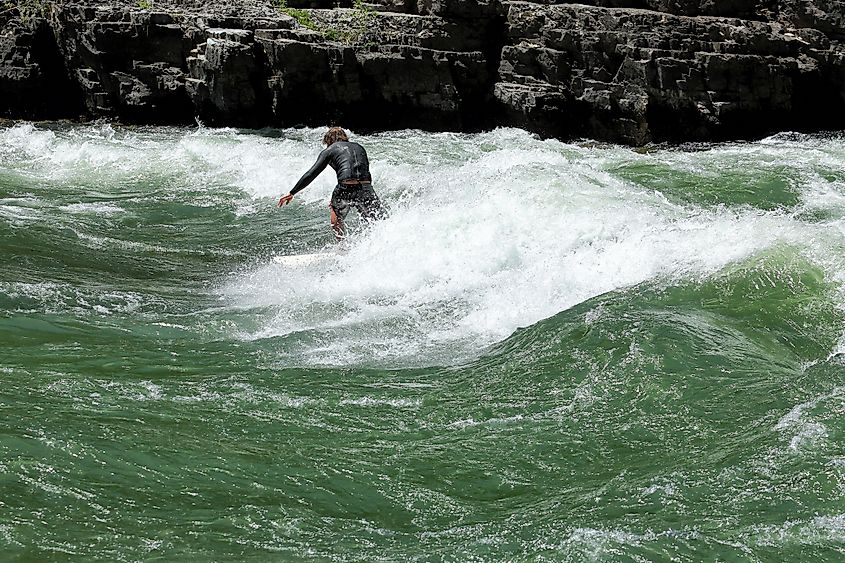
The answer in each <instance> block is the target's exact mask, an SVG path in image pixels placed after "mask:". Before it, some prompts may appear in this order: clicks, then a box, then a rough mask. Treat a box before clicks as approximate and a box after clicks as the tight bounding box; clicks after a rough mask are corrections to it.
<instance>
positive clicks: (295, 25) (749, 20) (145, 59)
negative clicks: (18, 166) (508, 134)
mask: <svg viewBox="0 0 845 563" xmlns="http://www.w3.org/2000/svg"><path fill="white" fill-rule="evenodd" d="M595 4H596V5H583V4H571V3H565V2H555V1H546V2H523V1H510V0H463V1H462V0H378V1H377V2H375V3H372V4H360V3H356V5H355V6H354V7H353V6H352V5H351V2H349V1H347V2H345V3H344V0H341V1H340V2H327V1H323V0H289V1H288V6H290V7H291V8H288V9H284V10H283V9H280V8H278V7H274V6H273V5H271V4H270V3H269V2H268V3H264V2H260V1H258V0H238V1H230V2H227V3H226V4H225V6H222V7H221V6H219V5H216V6H215V5H211V4H206V3H203V2H202V1H200V0H193V1H192V0H167V1H166V2H157V1H155V0H152V1H151V2H148V1H146V0H140V1H139V2H138V3H136V4H132V3H122V2H120V1H115V2H95V1H89V2H83V3H71V2H62V1H49V0H24V1H21V2H19V3H17V2H12V3H11V4H9V3H7V4H6V5H5V7H4V8H2V10H4V11H2V12H0V26H2V32H1V33H0V116H3V117H8V118H22V119H60V118H83V119H91V118H107V119H116V120H120V121H123V122H128V123H151V124H171V123H192V122H194V120H195V119H199V120H201V121H202V122H204V123H205V124H207V125H233V126H246V127H260V126H296V125H325V124H328V123H342V124H344V125H346V126H348V127H351V128H353V129H356V130H359V131H365V130H379V129H398V128H408V127H417V128H423V129H432V130H478V129H483V128H491V127H495V126H498V125H513V126H519V127H524V128H526V129H528V130H531V131H535V132H538V133H540V134H542V135H548V136H555V137H559V138H572V137H591V138H594V139H599V140H607V141H615V142H622V143H629V144H644V143H648V142H654V141H696V140H718V139H731V138H749V137H755V136H760V135H764V134H767V133H771V132H774V131H778V130H785V129H795V130H805V131H808V130H809V131H812V130H820V129H838V128H843V127H845V45H843V40H845V2H842V1H841V0H595ZM142 6H143V7H142ZM300 8H306V10H300Z"/></svg>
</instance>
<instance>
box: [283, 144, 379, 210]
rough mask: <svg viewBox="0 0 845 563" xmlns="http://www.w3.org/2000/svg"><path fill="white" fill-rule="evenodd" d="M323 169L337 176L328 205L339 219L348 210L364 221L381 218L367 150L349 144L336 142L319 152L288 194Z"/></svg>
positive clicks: (300, 187) (307, 182)
mask: <svg viewBox="0 0 845 563" xmlns="http://www.w3.org/2000/svg"><path fill="white" fill-rule="evenodd" d="M326 166H331V167H332V168H333V169H334V171H335V172H336V173H337V187H335V189H334V192H332V201H331V204H330V205H331V207H332V209H334V212H335V213H336V214H337V215H338V216H339V217H340V219H344V218H345V217H346V215H347V213H349V210H350V209H351V208H352V207H354V208H355V209H357V210H358V213H360V214H361V217H362V218H363V219H365V220H370V219H379V218H381V217H382V216H383V215H384V209H383V208H382V205H381V201H379V198H378V196H377V195H376V192H375V191H374V190H373V179H372V176H370V160H369V159H368V158H367V151H365V150H364V147H362V146H361V145H359V144H358V143H353V142H351V141H337V142H335V143H332V144H331V145H330V146H329V147H328V148H326V149H325V150H324V151H323V152H321V153H320V156H318V157H317V162H315V163H314V166H312V167H311V169H310V170H308V172H306V173H305V174H303V175H302V178H300V179H299V181H298V182H297V183H296V185H295V186H294V187H293V189H292V190H291V191H290V193H291V195H294V194H296V193H297V192H299V191H300V190H302V189H304V188H305V187H306V186H307V185H308V184H310V183H311V182H313V181H314V178H316V177H317V176H318V175H319V174H320V172H322V171H323V170H325V169H326Z"/></svg>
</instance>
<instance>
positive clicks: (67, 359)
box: [0, 123, 845, 561]
mask: <svg viewBox="0 0 845 563" xmlns="http://www.w3.org/2000/svg"><path fill="white" fill-rule="evenodd" d="M321 135H322V130H317V129H313V130H310V129H307V130H301V129H300V130H283V131H280V130H268V131H238V130H232V129H220V130H210V129H202V128H200V129H194V128H124V127H118V126H109V125H100V124H94V125H90V124H89V125H55V124H27V123H23V124H17V125H6V126H3V127H2V128H0V261H1V262H0V264H2V267H0V354H2V355H0V422H1V423H2V425H0V559H2V560H11V561H52V560H86V561H90V560H102V561H139V560H140V561H151V560H166V561H171V560H172V561H243V560H254V561H303V560H316V561H374V560H381V561H406V560H412V561H535V560H536V561H585V560H602V561H604V560H610V561H652V560H656V561H668V560H677V561H714V560H722V561H782V560H791V561H799V560H802V561H841V560H843V559H845V339H843V333H845V310H844V309H843V305H845V269H844V268H843V266H845V137H843V136H840V135H827V136H805V135H797V134H781V135H777V136H774V137H771V138H768V139H765V140H762V141H758V142H753V143H735V144H722V145H710V146H694V147H693V146H690V147H680V148H662V149H656V150H653V151H649V152H637V151H634V150H631V149H628V148H623V147H615V146H602V145H586V144H564V143H560V142H557V141H552V140H549V141H542V140H539V139H537V138H535V137H533V136H531V135H529V134H528V133H525V132H523V131H519V130H514V129H501V130H496V131H493V132H489V133H483V134H476V135H462V134H431V133H420V132H415V131H404V132H399V133H389V134H378V135H371V136H363V135H362V136H354V139H353V140H358V141H360V142H362V143H363V144H364V145H365V146H366V147H367V149H368V152H369V154H370V158H371V161H372V171H373V175H374V186H375V188H376V190H377V192H378V193H379V195H380V196H381V197H382V199H383V200H384V201H385V202H386V204H387V205H388V206H389V208H390V210H391V215H390V217H389V218H388V219H386V220H384V221H381V222H379V223H377V224H375V225H373V226H371V227H369V228H367V229H362V228H361V227H360V226H359V225H355V224H354V221H353V225H352V227H353V232H352V235H351V236H350V238H349V240H348V241H347V242H346V243H345V244H344V246H343V248H342V251H341V252H340V253H339V254H338V255H337V257H336V258H333V259H330V260H325V261H322V262H318V263H311V264H303V265H299V266H290V265H286V264H284V263H280V262H278V261H277V260H275V257H278V256H280V255H288V254H300V253H307V252H320V251H324V252H325V251H330V250H334V249H333V248H332V245H333V243H332V236H331V232H330V230H329V229H328V213H327V206H326V205H327V202H328V198H329V195H330V193H331V189H332V187H333V181H332V174H331V171H330V170H329V171H327V172H325V173H324V174H323V175H322V176H321V177H320V178H319V179H318V180H317V181H316V182H315V183H314V184H313V185H312V186H311V187H309V188H308V189H307V190H305V191H304V192H302V193H301V194H300V195H299V196H297V198H296V200H295V201H294V203H293V204H292V205H291V206H289V207H286V208H284V209H278V208H277V207H275V203H276V201H277V199H278V197H279V196H280V195H282V194H283V193H286V192H287V190H288V189H289V188H290V187H291V186H292V185H293V183H294V182H295V181H296V179H297V178H298V177H299V175H300V174H301V173H302V172H303V171H304V170H305V169H307V168H308V167H309V166H310V165H311V163H312V162H313V160H314V158H315V157H316V155H317V153H318V152H319V150H320V144H319V141H320V138H321Z"/></svg>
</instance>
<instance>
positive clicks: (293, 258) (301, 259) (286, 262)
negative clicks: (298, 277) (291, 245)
mask: <svg viewBox="0 0 845 563" xmlns="http://www.w3.org/2000/svg"><path fill="white" fill-rule="evenodd" d="M333 258H337V254H335V253H334V252H313V253H311V254H290V255H287V256H274V257H273V262H275V263H277V264H282V265H283V266H288V267H291V268H296V267H300V266H310V265H312V264H319V263H320V262H328V261H330V260H332V259H333Z"/></svg>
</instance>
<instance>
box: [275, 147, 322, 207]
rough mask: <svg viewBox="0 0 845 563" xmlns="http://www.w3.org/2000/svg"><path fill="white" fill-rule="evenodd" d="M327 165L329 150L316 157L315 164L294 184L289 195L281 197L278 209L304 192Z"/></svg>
mask: <svg viewBox="0 0 845 563" xmlns="http://www.w3.org/2000/svg"><path fill="white" fill-rule="evenodd" d="M328 165H329V149H325V150H324V151H323V152H321V153H320V156H318V157H317V162H315V163H314V166H312V167H311V168H310V169H309V170H308V172H306V173H305V174H303V175H302V178H300V179H299V181H298V182H297V183H296V185H295V186H294V187H293V188H292V189H291V191H290V193H288V195H286V196H282V199H280V200H279V207H281V206H283V205H287V204H288V203H290V202H291V200H292V199H293V196H294V195H296V193H297V192H299V191H301V190H304V189H305V188H306V187H307V186H308V184H310V183H311V182H313V181H314V179H315V178H316V177H317V176H319V175H320V172H322V171H323V170H325V169H326V166H328Z"/></svg>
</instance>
